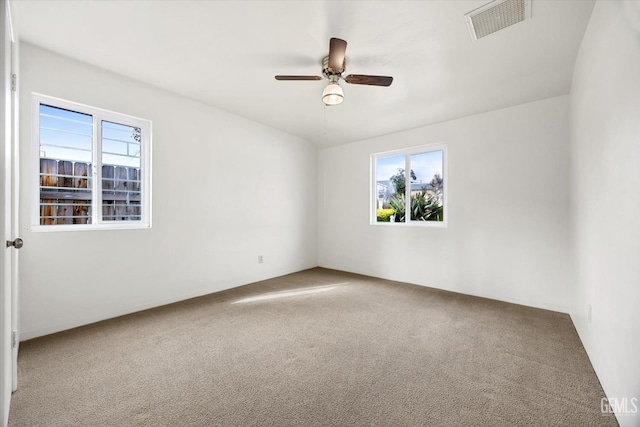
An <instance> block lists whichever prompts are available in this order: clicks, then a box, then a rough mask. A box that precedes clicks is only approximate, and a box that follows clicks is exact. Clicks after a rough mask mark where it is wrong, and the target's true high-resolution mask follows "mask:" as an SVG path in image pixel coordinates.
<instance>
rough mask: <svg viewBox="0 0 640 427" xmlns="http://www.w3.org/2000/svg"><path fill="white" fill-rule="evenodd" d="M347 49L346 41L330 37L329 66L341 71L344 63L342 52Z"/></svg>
mask: <svg viewBox="0 0 640 427" xmlns="http://www.w3.org/2000/svg"><path fill="white" fill-rule="evenodd" d="M346 50H347V42H346V41H344V40H342V39H336V38H332V39H331V40H330V42H329V68H331V69H333V70H335V71H340V72H342V70H343V65H344V53H345V51H346Z"/></svg>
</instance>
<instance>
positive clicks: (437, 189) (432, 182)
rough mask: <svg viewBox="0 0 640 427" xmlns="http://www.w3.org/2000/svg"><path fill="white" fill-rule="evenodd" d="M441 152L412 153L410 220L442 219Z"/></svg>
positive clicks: (410, 162)
mask: <svg viewBox="0 0 640 427" xmlns="http://www.w3.org/2000/svg"><path fill="white" fill-rule="evenodd" d="M442 160H443V152H442V151H431V152H428V153H420V154H413V155H411V156H410V157H409V164H410V165H411V220H412V221H443V219H444V205H443V202H444V194H443V184H444V181H443V178H442V177H443V174H442V170H443V162H442Z"/></svg>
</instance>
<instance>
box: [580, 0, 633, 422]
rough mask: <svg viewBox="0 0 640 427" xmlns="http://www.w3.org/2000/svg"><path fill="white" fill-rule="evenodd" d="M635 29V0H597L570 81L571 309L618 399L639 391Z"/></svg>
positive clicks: (608, 389)
mask: <svg viewBox="0 0 640 427" xmlns="http://www.w3.org/2000/svg"><path fill="white" fill-rule="evenodd" d="M639 35H640V3H638V2H635V1H630V2H623V1H617V2H609V1H599V2H598V3H596V5H595V8H594V10H593V14H592V16H591V21H590V22H589V26H588V27H587V31H586V33H585V36H584V40H583V42H582V46H581V48H580V52H579V54H578V59H577V63H576V67H575V71H574V76H573V84H572V88H571V158H572V168H571V193H572V195H573V199H572V204H571V213H572V215H571V218H572V220H573V221H572V224H573V227H572V244H573V250H574V255H575V267H576V270H575V276H574V277H573V279H572V280H571V286H570V301H571V305H570V313H571V317H572V319H573V322H574V324H575V325H576V329H577V330H578V333H579V334H580V338H581V339H582V342H583V344H584V346H585V348H586V350H587V353H588V354H589V357H590V359H591V362H592V364H593V367H594V368H595V370H596V373H597V374H598V377H599V378H600V381H601V383H602V386H603V387H604V390H605V392H606V394H607V396H608V397H609V398H616V399H624V398H627V399H630V398H633V397H635V398H637V399H640V339H639V338H640V36H639ZM589 305H591V306H592V321H591V322H589V319H588V307H589ZM637 406H638V409H640V401H638V402H637ZM618 419H619V421H620V424H621V425H629V426H631V425H634V426H637V425H638V423H640V414H637V415H635V416H633V417H629V416H627V417H623V416H619V417H618Z"/></svg>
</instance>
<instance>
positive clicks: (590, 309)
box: [587, 304, 593, 323]
mask: <svg viewBox="0 0 640 427" xmlns="http://www.w3.org/2000/svg"><path fill="white" fill-rule="evenodd" d="M592 314H593V308H592V307H591V304H589V311H588V312H587V319H589V323H591V319H592Z"/></svg>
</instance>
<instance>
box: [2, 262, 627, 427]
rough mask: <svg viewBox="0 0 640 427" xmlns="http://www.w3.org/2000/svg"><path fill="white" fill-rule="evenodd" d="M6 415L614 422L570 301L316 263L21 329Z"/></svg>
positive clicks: (147, 421)
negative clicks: (119, 312)
mask: <svg viewBox="0 0 640 427" xmlns="http://www.w3.org/2000/svg"><path fill="white" fill-rule="evenodd" d="M18 367H19V389H18V391H17V392H16V393H14V395H13V398H12V402H11V411H10V418H9V425H10V426H12V427H18V426H48V427H51V426H353V425H356V426H359V425H367V426H427V425H428V426H476V425H477V426H493V425H503V426H519V425H522V426H541V425H545V426H547V425H553V426H615V425H617V423H616V420H615V418H614V417H613V416H612V415H602V413H601V410H600V401H601V398H603V397H604V393H603V390H602V388H601V386H600V384H599V382H598V379H597V377H596V375H595V373H594V371H593V368H592V366H591V364H590V362H589V359H588V357H587V355H586V353H585V351H584V348H583V346H582V344H581V342H580V340H579V338H578V336H577V334H576V331H575V329H574V327H573V324H572V322H571V320H570V318H569V316H567V315H566V314H561V313H555V312H551V311H546V310H539V309H534V308H529V307H524V306H520V305H514V304H508V303H503V302H498V301H494V300H488V299H483V298H477V297H471V296H466V295H461V294H456V293H451V292H445V291H440V290H435V289H431V288H425V287H420V286H414V285H409V284H404V283H399V282H393V281H388V280H380V279H375V278H371V277H366V276H360V275H355V274H349V273H343V272H338V271H333V270H326V269H322V268H315V269H311V270H307V271H303V272H300V273H294V274H290V275H287V276H283V277H279V278H275V279H271V280H266V281H262V282H258V283H253V284H250V285H247V286H242V287H239V288H235V289H232V290H229V291H224V292H219V293H216V294H211V295H207V296H204V297H200V298H195V299H191V300H188V301H184V302H180V303H176V304H171V305H168V306H164V307H159V308H155V309H151V310H146V311H143V312H139V313H135V314H131V315H127V316H123V317H119V318H116V319H111V320H107V321H103V322H99V323H95V324H92V325H88V326H83V327H80V328H76V329H72V330H69V331H65V332H60V333H57V334H53V335H49V336H45V337H41V338H37V339H34V340H30V341H26V342H23V343H21V345H20V355H19V360H18Z"/></svg>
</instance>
